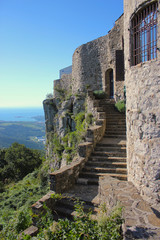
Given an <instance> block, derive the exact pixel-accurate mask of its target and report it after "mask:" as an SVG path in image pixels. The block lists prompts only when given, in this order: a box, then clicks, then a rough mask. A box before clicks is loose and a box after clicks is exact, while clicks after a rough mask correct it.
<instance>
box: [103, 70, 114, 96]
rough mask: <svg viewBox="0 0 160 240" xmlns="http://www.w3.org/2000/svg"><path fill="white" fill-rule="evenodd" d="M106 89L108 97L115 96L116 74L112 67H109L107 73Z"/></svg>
mask: <svg viewBox="0 0 160 240" xmlns="http://www.w3.org/2000/svg"><path fill="white" fill-rule="evenodd" d="M105 91H106V93H107V97H108V98H111V99H112V98H114V76H113V69H112V68H110V69H108V70H107V71H106V73H105Z"/></svg>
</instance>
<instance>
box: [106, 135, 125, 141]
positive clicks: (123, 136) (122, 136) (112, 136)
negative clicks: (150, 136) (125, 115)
mask: <svg viewBox="0 0 160 240" xmlns="http://www.w3.org/2000/svg"><path fill="white" fill-rule="evenodd" d="M103 138H119V139H124V140H125V139H126V135H113V134H112V135H109V134H105V135H104V136H103Z"/></svg>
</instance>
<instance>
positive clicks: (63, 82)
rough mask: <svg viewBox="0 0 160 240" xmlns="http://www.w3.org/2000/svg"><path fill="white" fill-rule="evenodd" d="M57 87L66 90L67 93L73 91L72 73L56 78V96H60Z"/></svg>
mask: <svg viewBox="0 0 160 240" xmlns="http://www.w3.org/2000/svg"><path fill="white" fill-rule="evenodd" d="M56 89H62V90H65V94H66V95H67V94H69V93H71V92H72V73H70V74H63V75H62V77H61V79H57V80H54V97H55V98H56V97H59V92H58V91H56Z"/></svg>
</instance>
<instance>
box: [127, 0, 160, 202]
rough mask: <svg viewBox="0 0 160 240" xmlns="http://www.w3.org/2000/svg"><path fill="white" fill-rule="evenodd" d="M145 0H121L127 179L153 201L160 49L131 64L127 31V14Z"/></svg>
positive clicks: (158, 189)
mask: <svg viewBox="0 0 160 240" xmlns="http://www.w3.org/2000/svg"><path fill="white" fill-rule="evenodd" d="M146 2H147V3H150V2H153V1H144V0H124V52H125V84H126V95H127V106H126V115H127V159H128V160H127V161H128V162H127V167H128V180H129V181H132V182H133V183H134V185H135V186H136V187H137V188H138V189H139V190H140V192H141V194H142V195H143V196H144V197H145V198H147V199H148V201H151V202H153V201H154V200H158V201H160V195H159V193H160V52H159V51H158V53H157V54H158V57H157V59H154V60H151V61H146V62H143V63H140V64H138V65H136V66H131V54H130V31H129V29H130V17H131V16H132V14H133V13H134V12H135V11H137V10H138V8H139V6H141V7H143V3H146ZM157 46H158V47H159V46H160V14H159V13H158V44H157Z"/></svg>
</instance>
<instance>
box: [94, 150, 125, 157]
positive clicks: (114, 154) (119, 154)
mask: <svg viewBox="0 0 160 240" xmlns="http://www.w3.org/2000/svg"><path fill="white" fill-rule="evenodd" d="M91 156H106V157H126V152H107V151H103V152H102V151H96V150H95V151H94V152H93V153H92V154H91Z"/></svg>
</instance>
